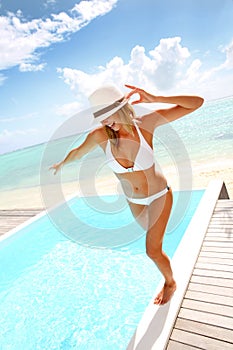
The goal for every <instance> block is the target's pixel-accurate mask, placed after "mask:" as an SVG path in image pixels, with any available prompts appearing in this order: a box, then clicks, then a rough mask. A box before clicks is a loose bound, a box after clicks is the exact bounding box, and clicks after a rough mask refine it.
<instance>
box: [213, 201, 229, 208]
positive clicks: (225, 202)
mask: <svg viewBox="0 0 233 350" xmlns="http://www.w3.org/2000/svg"><path fill="white" fill-rule="evenodd" d="M222 206H228V207H233V200H232V199H221V200H218V201H217V203H216V207H217V208H218V207H222ZM216 207H215V208H216Z"/></svg>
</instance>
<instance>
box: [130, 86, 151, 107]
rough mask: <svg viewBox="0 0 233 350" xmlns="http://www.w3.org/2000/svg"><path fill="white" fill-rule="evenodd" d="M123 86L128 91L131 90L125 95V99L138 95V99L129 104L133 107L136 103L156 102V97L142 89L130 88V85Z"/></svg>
mask: <svg viewBox="0 0 233 350" xmlns="http://www.w3.org/2000/svg"><path fill="white" fill-rule="evenodd" d="M125 86H126V87H127V88H129V89H132V91H130V92H129V93H128V94H127V95H126V98H130V97H131V96H133V95H135V94H138V95H139V99H138V100H136V101H133V102H132V103H131V104H132V105H135V104H137V103H143V102H144V103H150V102H156V96H154V95H151V94H149V93H148V92H146V91H145V90H143V89H139V88H137V87H136V86H132V85H128V84H125Z"/></svg>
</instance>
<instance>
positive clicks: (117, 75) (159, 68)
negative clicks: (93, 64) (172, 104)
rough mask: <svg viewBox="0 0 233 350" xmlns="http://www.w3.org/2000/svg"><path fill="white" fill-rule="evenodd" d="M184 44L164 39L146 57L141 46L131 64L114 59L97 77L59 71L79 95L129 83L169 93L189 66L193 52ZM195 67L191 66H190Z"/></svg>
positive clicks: (177, 40) (76, 72)
mask: <svg viewBox="0 0 233 350" xmlns="http://www.w3.org/2000/svg"><path fill="white" fill-rule="evenodd" d="M180 42H181V38H179V37H175V38H167V39H162V40H160V43H159V45H158V46H156V47H155V48H154V49H153V50H151V51H150V52H149V54H146V52H145V48H144V47H143V46H139V45H137V46H135V47H134V48H133V49H132V51H131V55H130V59H129V62H127V63H125V62H124V61H123V60H122V58H121V57H114V58H113V59H112V60H111V61H110V62H108V63H107V64H106V66H105V67H104V66H101V67H99V69H98V71H97V72H96V73H95V74H87V73H85V72H83V71H81V70H76V69H71V68H63V69H62V68H59V69H58V72H59V73H60V74H61V77H62V78H63V80H64V82H65V83H66V84H68V85H69V86H70V88H71V90H73V91H74V92H75V93H77V95H78V94H80V93H82V94H84V95H86V94H89V93H90V92H91V91H92V90H94V89H95V88H96V87H97V86H99V85H101V84H105V83H109V82H114V83H116V84H117V85H124V84H125V83H126V82H127V83H132V84H135V85H140V86H144V87H145V88H153V89H155V87H156V88H157V90H163V91H165V90H169V89H172V88H173V87H175V86H176V83H177V81H178V80H179V79H180V76H181V72H182V71H183V69H184V67H185V66H187V64H188V62H187V60H188V58H189V57H190V53H189V50H188V48H186V47H182V45H181V44H180ZM192 64H193V63H192V62H191V63H189V66H190V65H192ZM186 69H187V67H186Z"/></svg>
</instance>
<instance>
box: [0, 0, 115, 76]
mask: <svg viewBox="0 0 233 350" xmlns="http://www.w3.org/2000/svg"><path fill="white" fill-rule="evenodd" d="M117 1H118V0H92V1H81V2H80V3H79V4H77V5H75V6H74V8H73V9H72V10H71V11H70V13H71V16H69V15H68V14H67V13H65V12H61V13H59V14H52V15H51V18H47V19H44V20H43V19H33V20H31V21H27V20H26V19H24V18H23V15H22V12H21V11H20V10H19V11H17V13H16V14H14V13H8V15H7V16H0V70H1V69H7V68H9V67H13V66H16V65H21V67H22V65H23V64H26V65H27V64H31V65H32V66H31V67H33V63H34V61H35V60H37V59H38V55H39V54H38V49H41V48H44V47H48V46H50V45H52V44H54V43H57V42H59V41H62V40H64V39H65V38H66V36H67V35H68V34H70V33H74V32H77V31H79V30H80V29H81V28H82V27H83V26H86V25H87V24H88V23H89V22H90V21H91V20H93V19H94V18H96V17H98V16H101V15H104V14H106V13H107V12H109V11H111V10H112V8H113V7H114V6H115V4H116V3H117ZM88 11H89V12H88ZM39 67H40V68H41V66H40V65H39ZM34 68H35V66H34Z"/></svg>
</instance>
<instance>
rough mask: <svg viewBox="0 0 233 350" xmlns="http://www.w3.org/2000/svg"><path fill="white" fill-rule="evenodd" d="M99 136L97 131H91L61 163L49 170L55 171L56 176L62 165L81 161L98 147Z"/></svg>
mask: <svg viewBox="0 0 233 350" xmlns="http://www.w3.org/2000/svg"><path fill="white" fill-rule="evenodd" d="M99 136H100V135H99V130H97V129H96V130H93V131H91V132H90V133H89V134H88V135H87V137H86V139H85V141H84V142H83V143H82V144H81V145H80V146H78V147H77V148H74V149H73V150H71V151H70V152H69V153H68V154H67V156H66V157H65V158H64V159H63V160H62V161H61V162H59V163H56V164H54V165H52V166H51V167H50V168H49V169H51V170H55V171H54V175H56V173H57V172H58V171H59V170H61V168H62V167H63V165H65V164H67V163H71V162H73V161H75V160H78V159H81V158H82V157H83V156H84V155H86V154H87V153H89V152H90V151H92V150H93V149H95V148H96V147H97V146H98V145H99V138H100V137H99Z"/></svg>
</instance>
